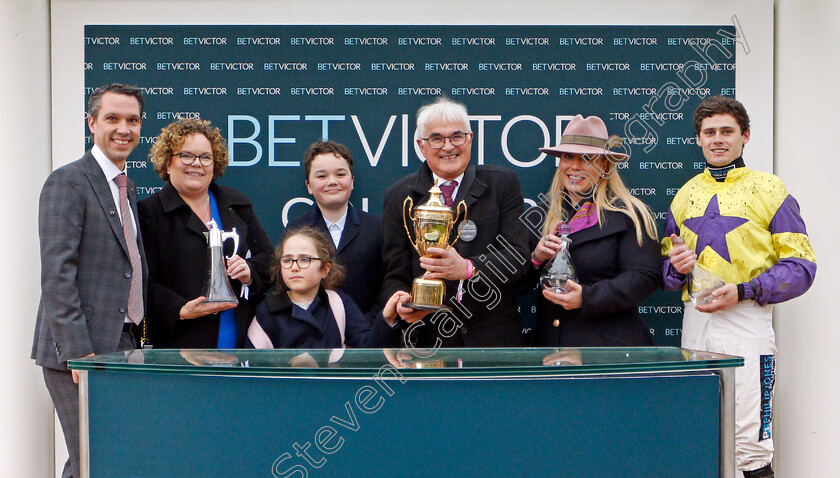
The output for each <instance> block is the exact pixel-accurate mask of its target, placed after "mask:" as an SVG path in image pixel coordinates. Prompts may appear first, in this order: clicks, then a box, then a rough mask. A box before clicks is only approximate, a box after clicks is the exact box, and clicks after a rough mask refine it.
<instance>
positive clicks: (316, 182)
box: [286, 141, 383, 322]
mask: <svg viewBox="0 0 840 478" xmlns="http://www.w3.org/2000/svg"><path fill="white" fill-rule="evenodd" d="M303 166H304V171H305V172H306V188H307V190H308V191H309V194H311V195H312V196H313V197H314V198H315V204H314V205H313V206H312V209H310V210H309V211H308V212H307V213H306V214H304V215H303V216H300V217H298V218H297V219H294V220H292V221H290V222H289V224H288V226H287V227H286V228H287V229H294V228H296V227H298V226H303V225H307V226H312V227H314V228H316V229H318V230H320V231H323V232H325V233H326V234H327V236H328V237H331V238H332V241H333V245H334V246H335V249H336V253H337V256H336V257H337V259H338V261H337V262H338V263H339V264H341V265H342V266H344V267H345V269H346V272H347V276H346V278H345V280H344V285H343V286H342V287H341V290H342V291H344V292H345V293H347V295H349V296H350V297H351V298H352V299H353V302H355V303H356V305H358V306H359V308H360V309H361V310H362V312H363V313H364V314H365V317H367V318H368V320H370V321H371V322H372V321H373V319H374V318H376V315H377V314H378V313H379V311H380V310H382V304H383V303H382V302H381V301H380V300H379V292H380V287H381V285H382V277H383V270H382V236H381V235H380V233H379V216H376V215H374V214H369V213H367V212H365V211H361V210H359V209H356V208H355V207H354V206H353V205H352V204H350V193H351V192H352V191H353V180H354V177H355V176H354V173H353V157H352V156H351V155H350V151H349V150H348V149H347V147H346V146H344V145H343V144H340V143H336V142H335V141H318V142H316V143H314V144H312V146H310V147H309V149H308V150H307V151H306V153H305V155H304V159H303Z"/></svg>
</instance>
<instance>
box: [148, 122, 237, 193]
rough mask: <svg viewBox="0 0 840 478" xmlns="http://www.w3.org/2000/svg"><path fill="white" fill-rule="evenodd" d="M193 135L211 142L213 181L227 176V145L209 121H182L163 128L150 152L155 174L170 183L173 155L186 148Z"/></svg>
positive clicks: (217, 129)
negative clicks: (170, 163)
mask: <svg viewBox="0 0 840 478" xmlns="http://www.w3.org/2000/svg"><path fill="white" fill-rule="evenodd" d="M192 134H201V135H204V137H205V138H207V140H208V141H210V146H211V147H212V149H213V157H214V158H215V159H214V161H213V179H218V178H220V177H222V175H223V174H225V168H226V167H227V163H228V155H227V145H226V144H225V140H224V138H222V134H221V133H220V132H219V128H216V127H215V126H211V125H210V122H209V121H203V120H200V119H182V120H178V121H176V122H174V123H170V124H169V125H168V126H166V127H165V128H163V129H162V130H161V131H160V136H158V137H157V141H155V144H154V146H152V149H151V150H149V160H150V161H151V162H152V164H154V166H155V172H157V173H158V174H159V175H160V178H161V179H163V180H164V181H166V182H169V173H168V172H167V171H166V168H167V167H168V166H169V162H170V161H172V154H173V153H175V152H176V151H178V150H180V149H181V147H182V146H184V141H186V140H187V137H189V136H190V135H192Z"/></svg>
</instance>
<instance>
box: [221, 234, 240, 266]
mask: <svg viewBox="0 0 840 478" xmlns="http://www.w3.org/2000/svg"><path fill="white" fill-rule="evenodd" d="M228 239H233V253H234V254H236V252H237V251H239V234H237V233H236V228H235V227H234V228H232V229H231V230H230V232H222V244H224V242H225V241H226V240H228ZM228 259H230V257H228Z"/></svg>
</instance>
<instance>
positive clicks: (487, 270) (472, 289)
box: [382, 98, 528, 348]
mask: <svg viewBox="0 0 840 478" xmlns="http://www.w3.org/2000/svg"><path fill="white" fill-rule="evenodd" d="M414 137H415V140H416V141H417V144H418V146H419V148H420V150H421V151H422V154H423V156H424V157H425V159H426V161H425V162H424V163H423V164H422V165H420V168H419V169H418V171H417V172H416V173H413V174H410V175H408V176H406V177H405V178H403V179H401V180H400V181H398V182H397V183H396V184H394V185H392V186H391V187H390V188H388V190H387V191H385V201H384V207H383V213H382V236H383V238H384V248H383V263H384V268H385V279H384V283H383V286H382V297H390V295H391V294H393V293H394V292H396V291H398V290H402V291H406V292H410V291H411V284H412V281H413V279H414V278H416V277H419V276H422V275H424V274H425V278H426V279H443V280H444V281H445V283H446V297H445V298H444V305H446V306H449V307H450V308H451V309H452V310H451V311H437V312H434V314H432V313H431V312H429V311H423V310H413V309H409V308H407V307H404V306H402V305H400V306H399V307H398V308H397V313H398V314H399V316H400V317H401V318H402V319H403V320H404V321H405V322H406V323H408V324H411V325H410V326H408V327H407V328H406V334H405V342H406V345H407V346H408V347H423V348H428V347H433V348H437V347H441V346H443V347H514V346H519V345H521V344H522V334H521V326H520V324H519V313H518V310H517V304H516V294H515V290H514V287H513V283H514V282H515V281H516V280H517V279H518V278H520V277H521V276H523V275H524V274H525V272H526V271H527V267H528V240H527V230H526V228H525V226H524V224H523V223H522V222H521V221H520V219H519V217H520V216H521V215H522V213H523V198H522V192H521V188H520V185H519V180H518V179H517V177H516V175H515V174H514V173H513V171H511V170H509V169H507V168H502V167H498V166H476V165H472V164H470V155H471V150H472V141H473V133H472V131H471V129H470V123H469V117H468V115H467V109H466V107H465V106H464V105H462V104H460V103H457V102H454V101H452V100H450V99H448V98H439V99H438V100H436V101H435V102H433V103H431V104H428V105H425V106H423V107H422V108H420V110H419V111H418V112H417V129H416V131H415V133H414ZM435 183H436V184H437V185H438V186H439V187H440V189H441V191H442V192H443V195H442V197H443V199H444V200H445V202H446V204H447V205H449V206H450V207H452V208H454V207H455V205H456V204H458V203H459V202H460V201H462V200H463V201H464V203H465V204H466V206H467V218H466V220H464V218H459V222H457V223H455V225H454V227H453V236H454V235H456V234H457V233H458V232H460V239H459V240H458V241H457V242H456V243H455V245H454V246H453V247H451V248H447V249H439V248H430V249H429V251H428V252H429V255H432V254H433V255H434V257H422V258H420V257H418V254H417V252H416V251H415V249H414V247H413V246H412V245H411V242H410V241H409V238H408V236H407V235H406V231H405V227H404V225H403V213H402V207H403V202H404V201H405V198H406V197H411V198H412V200H413V201H414V204H415V205H419V204H422V203H424V202H426V201H427V200H428V199H429V189H430V188H431V187H432V185H433V184H435ZM412 239H413V236H412ZM453 239H454V238H453ZM450 242H451V239H450ZM421 319H423V320H422V322H418V321H420V320H421Z"/></svg>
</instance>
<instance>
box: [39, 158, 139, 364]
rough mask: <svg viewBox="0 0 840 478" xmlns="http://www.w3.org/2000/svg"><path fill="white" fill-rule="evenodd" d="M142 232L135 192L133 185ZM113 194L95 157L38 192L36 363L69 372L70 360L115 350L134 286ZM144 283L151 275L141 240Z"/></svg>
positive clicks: (56, 174)
mask: <svg viewBox="0 0 840 478" xmlns="http://www.w3.org/2000/svg"><path fill="white" fill-rule="evenodd" d="M127 193H128V203H129V207H131V209H132V211H134V217H135V228H136V227H137V222H136V220H137V209H136V207H137V206H136V203H137V190H136V188H135V186H134V182H133V181H131V179H129V180H128V190H127ZM118 209H119V205H118V204H115V203H114V198H113V196H112V195H111V188H110V186H109V185H108V181H107V180H106V179H105V174H104V173H103V172H102V168H101V167H100V166H99V164H98V163H97V162H96V159H95V158H94V157H93V155H92V154H91V152H90V151H88V152H87V153H85V155H84V156H82V158H81V159H79V160H77V161H74V162H72V163H70V164H68V165H66V166H63V167H61V168H59V169H56V170H55V171H53V172H52V173H51V174H50V176H49V177H48V178H47V181H46V183H44V187H43V189H42V190H41V196H40V200H39V204H38V235H39V237H40V248H41V302H40V304H39V306H38V319H37V322H36V324H35V339H34V341H33V344H32V358H34V359H35V361H36V363H37V364H38V365H41V366H43V367H47V368H51V369H55V370H63V371H67V360H70V359H75V358H78V357H81V356H83V355H87V354H90V353H97V354H103V353H108V352H116V351H117V350H118V348H119V347H118V346H119V341H120V335H121V334H122V329H123V324H124V323H125V314H126V309H127V307H128V290H129V287H130V284H131V261H130V260H129V258H128V248H127V246H126V243H125V235H124V233H123V229H122V223H121V222H120V216H119V214H118ZM137 243H138V248H139V250H140V259H141V260H142V263H143V280H144V287H143V290H144V291H145V290H146V287H145V280H146V276H147V273H148V269H147V267H146V258H145V254H144V251H143V240H142V238H141V237H140V235H139V234H138V236H137Z"/></svg>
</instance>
